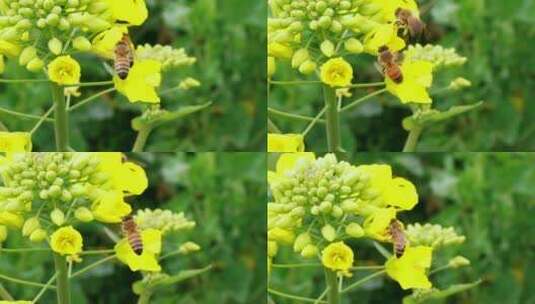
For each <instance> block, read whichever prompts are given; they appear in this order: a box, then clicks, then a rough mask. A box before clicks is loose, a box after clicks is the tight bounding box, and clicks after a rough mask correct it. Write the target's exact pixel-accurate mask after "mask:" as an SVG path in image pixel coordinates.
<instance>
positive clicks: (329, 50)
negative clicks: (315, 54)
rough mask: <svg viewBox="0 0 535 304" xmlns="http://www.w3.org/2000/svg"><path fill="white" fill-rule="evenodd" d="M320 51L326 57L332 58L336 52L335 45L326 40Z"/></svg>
mask: <svg viewBox="0 0 535 304" xmlns="http://www.w3.org/2000/svg"><path fill="white" fill-rule="evenodd" d="M320 50H321V52H322V53H323V54H324V55H325V56H327V57H332V56H333V55H334V52H335V49H334V43H332V42H331V41H330V40H328V39H326V40H324V41H323V42H322V43H321V45H320Z"/></svg>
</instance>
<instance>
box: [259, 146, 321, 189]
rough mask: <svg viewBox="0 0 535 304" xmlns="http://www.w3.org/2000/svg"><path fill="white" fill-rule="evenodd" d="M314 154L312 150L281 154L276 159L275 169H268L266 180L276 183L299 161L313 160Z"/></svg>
mask: <svg viewBox="0 0 535 304" xmlns="http://www.w3.org/2000/svg"><path fill="white" fill-rule="evenodd" d="M314 159H316V156H315V155H314V153H312V152H296V153H284V154H281V156H280V157H279V159H278V160H277V165H276V168H275V171H268V182H269V183H270V184H274V183H278V182H280V181H282V180H283V179H284V176H285V175H286V173H287V172H288V171H289V170H292V169H293V168H294V167H295V165H296V164H297V163H298V162H300V161H305V162H307V161H313V160H314Z"/></svg>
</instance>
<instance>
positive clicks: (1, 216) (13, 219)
mask: <svg viewBox="0 0 535 304" xmlns="http://www.w3.org/2000/svg"><path fill="white" fill-rule="evenodd" d="M23 223H24V219H23V218H22V216H20V215H18V214H15V213H13V212H9V211H2V212H0V225H6V226H8V227H13V228H20V227H22V224H23Z"/></svg>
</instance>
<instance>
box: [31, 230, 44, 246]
mask: <svg viewBox="0 0 535 304" xmlns="http://www.w3.org/2000/svg"><path fill="white" fill-rule="evenodd" d="M46 236H47V234H46V231H45V230H43V229H41V228H39V229H36V230H35V231H34V232H32V234H30V241H32V242H34V243H37V242H41V241H42V240H44V239H46Z"/></svg>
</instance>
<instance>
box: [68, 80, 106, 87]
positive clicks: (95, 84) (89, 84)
mask: <svg viewBox="0 0 535 304" xmlns="http://www.w3.org/2000/svg"><path fill="white" fill-rule="evenodd" d="M110 84H113V81H112V80H110V81H95V82H82V83H75V84H66V85H63V87H64V88H69V87H98V86H105V85H110Z"/></svg>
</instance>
